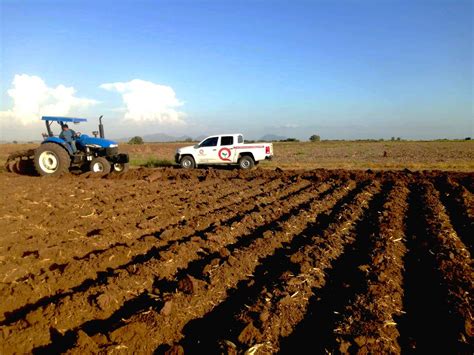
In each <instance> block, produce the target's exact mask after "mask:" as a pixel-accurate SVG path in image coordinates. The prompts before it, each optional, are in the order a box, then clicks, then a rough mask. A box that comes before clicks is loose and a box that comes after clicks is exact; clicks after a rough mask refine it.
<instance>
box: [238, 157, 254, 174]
mask: <svg viewBox="0 0 474 355" xmlns="http://www.w3.org/2000/svg"><path fill="white" fill-rule="evenodd" d="M254 166H255V161H254V160H253V159H252V157H250V156H248V155H244V156H243V157H241V158H240V159H239V167H240V169H244V170H248V169H252V168H253V167H254Z"/></svg>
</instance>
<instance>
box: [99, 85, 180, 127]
mask: <svg viewBox="0 0 474 355" xmlns="http://www.w3.org/2000/svg"><path fill="white" fill-rule="evenodd" d="M100 87H101V88H102V89H105V90H109V91H115V92H118V93H120V94H121V95H122V100H123V103H124V105H125V114H124V119H125V120H131V121H134V122H149V123H150V122H157V123H166V124H175V125H181V124H184V123H185V122H184V117H185V114H184V113H183V112H179V111H178V110H177V108H178V107H180V106H182V105H183V103H182V102H181V101H179V100H178V99H177V98H176V93H175V92H174V90H173V89H172V88H171V87H169V86H166V85H159V84H155V83H152V82H150V81H145V80H140V79H134V80H131V81H129V82H125V83H122V82H118V83H107V84H102V85H100Z"/></svg>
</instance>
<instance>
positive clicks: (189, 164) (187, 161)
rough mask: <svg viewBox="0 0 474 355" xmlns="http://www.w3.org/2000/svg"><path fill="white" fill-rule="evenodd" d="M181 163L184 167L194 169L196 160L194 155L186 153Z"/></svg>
mask: <svg viewBox="0 0 474 355" xmlns="http://www.w3.org/2000/svg"><path fill="white" fill-rule="evenodd" d="M180 165H181V167H182V168H183V169H194V167H195V166H196V163H195V162H194V159H193V157H191V156H189V155H186V156H184V157H182V158H181V161H180Z"/></svg>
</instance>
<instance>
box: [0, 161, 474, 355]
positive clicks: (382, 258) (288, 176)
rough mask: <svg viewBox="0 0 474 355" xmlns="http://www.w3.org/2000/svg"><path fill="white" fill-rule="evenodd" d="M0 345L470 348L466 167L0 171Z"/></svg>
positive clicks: (1, 348) (130, 349)
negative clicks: (57, 174)
mask: <svg viewBox="0 0 474 355" xmlns="http://www.w3.org/2000/svg"><path fill="white" fill-rule="evenodd" d="M0 191H1V194H0V199H1V204H0V229H1V231H2V233H1V234H0V296H1V302H0V353H2V354H9V353H25V352H27V353H28V352H34V353H39V354H42V353H43V354H51V353H58V352H65V353H76V354H83V353H91V352H92V353H100V352H101V353H114V354H115V353H124V354H125V353H127V354H128V353H153V352H156V353H170V354H171V353H173V354H179V353H183V351H184V353H202V354H213V353H229V354H237V353H245V352H247V353H248V354H260V353H261V354H264V353H276V352H281V353H297V352H298V351H301V350H303V349H305V350H306V351H309V352H311V353H325V352H357V351H358V352H360V353H400V352H413V351H415V352H420V353H451V354H452V353H472V352H473V350H474V348H473V339H474V338H473V336H474V329H473V326H474V323H473V314H474V313H473V312H474V311H473V307H472V304H473V295H474V284H473V281H474V274H473V264H472V257H471V255H472V253H473V245H474V242H473V238H474V173H454V172H453V173H447V172H417V173H412V172H409V171H398V172H390V171H387V172H371V171H367V172H357V171H345V170H314V171H281V170H280V169H277V170H275V171H273V170H260V169H257V170H253V171H250V172H242V171H238V170H229V171H227V170H213V169H209V170H195V171H183V170H179V169H148V170H147V169H136V170H132V171H130V172H128V173H126V174H125V175H122V176H113V175H112V176H103V177H94V176H90V175H87V174H86V175H82V176H73V175H70V176H66V177H63V178H61V179H55V178H40V177H28V176H19V175H13V174H7V173H3V174H0Z"/></svg>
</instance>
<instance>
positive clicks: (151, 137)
mask: <svg viewBox="0 0 474 355" xmlns="http://www.w3.org/2000/svg"><path fill="white" fill-rule="evenodd" d="M142 138H143V140H144V141H145V142H184V141H186V140H189V139H191V140H192V138H191V137H189V136H179V137H175V136H170V135H168V134H164V133H154V134H146V135H144V136H142Z"/></svg>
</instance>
